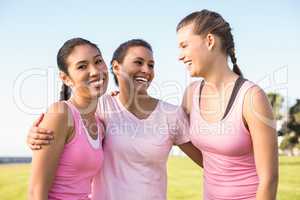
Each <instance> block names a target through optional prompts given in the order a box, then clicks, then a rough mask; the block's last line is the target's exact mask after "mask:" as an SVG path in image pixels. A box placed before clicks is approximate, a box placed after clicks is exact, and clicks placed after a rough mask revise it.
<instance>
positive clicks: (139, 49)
mask: <svg viewBox="0 0 300 200" xmlns="http://www.w3.org/2000/svg"><path fill="white" fill-rule="evenodd" d="M126 57H127V58H135V57H141V58H144V59H153V53H152V51H150V49H148V48H146V47H143V46H135V47H130V48H129V49H128V50H127V52H126V55H125V58H126Z"/></svg>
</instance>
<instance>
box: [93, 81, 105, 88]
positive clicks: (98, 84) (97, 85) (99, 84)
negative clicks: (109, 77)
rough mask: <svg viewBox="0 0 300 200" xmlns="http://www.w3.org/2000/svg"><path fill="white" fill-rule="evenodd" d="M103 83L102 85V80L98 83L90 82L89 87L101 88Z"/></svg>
mask: <svg viewBox="0 0 300 200" xmlns="http://www.w3.org/2000/svg"><path fill="white" fill-rule="evenodd" d="M103 83H104V80H103V79H101V80H99V81H92V82H90V85H91V86H94V87H99V86H101V85H102V84H103Z"/></svg>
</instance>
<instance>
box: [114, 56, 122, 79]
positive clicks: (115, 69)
mask: <svg viewBox="0 0 300 200" xmlns="http://www.w3.org/2000/svg"><path fill="white" fill-rule="evenodd" d="M120 67H121V66H120V63H119V62H118V61H116V60H114V61H113V62H112V69H113V72H114V74H115V75H116V76H118V75H119V74H120Z"/></svg>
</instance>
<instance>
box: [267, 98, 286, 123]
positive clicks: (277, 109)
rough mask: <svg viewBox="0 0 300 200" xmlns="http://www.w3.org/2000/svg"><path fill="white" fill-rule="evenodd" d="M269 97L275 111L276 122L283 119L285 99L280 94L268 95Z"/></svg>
mask: <svg viewBox="0 0 300 200" xmlns="http://www.w3.org/2000/svg"><path fill="white" fill-rule="evenodd" d="M267 97H268V99H269V102H270V104H271V106H272V109H273V114H274V117H275V119H276V120H280V119H282V114H281V108H282V103H283V101H284V98H283V97H282V96H281V95H280V94H278V93H272V92H270V93H268V94H267Z"/></svg>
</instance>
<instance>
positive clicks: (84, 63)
mask: <svg viewBox="0 0 300 200" xmlns="http://www.w3.org/2000/svg"><path fill="white" fill-rule="evenodd" d="M66 63H67V66H68V75H65V78H64V82H65V83H66V84H67V85H68V86H70V87H71V89H72V92H73V94H75V95H77V96H81V97H85V98H95V97H99V96H101V95H102V94H104V93H105V92H106V89H107V84H108V72H107V66H106V64H105V62H104V60H103V58H102V55H101V53H100V52H99V51H98V50H97V49H96V48H95V47H93V46H90V45H79V46H76V47H75V48H74V49H73V51H72V53H71V54H70V55H69V56H68V57H67V61H66Z"/></svg>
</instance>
